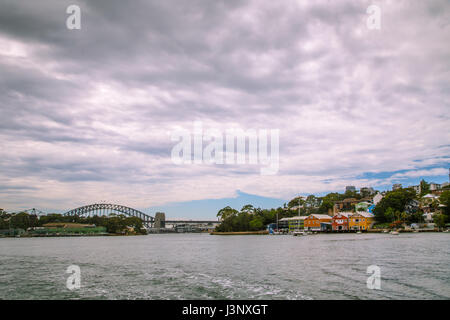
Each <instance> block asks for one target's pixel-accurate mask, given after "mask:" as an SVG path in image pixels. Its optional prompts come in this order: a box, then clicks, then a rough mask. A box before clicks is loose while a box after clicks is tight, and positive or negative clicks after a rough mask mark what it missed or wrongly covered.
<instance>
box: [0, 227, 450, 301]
mask: <svg viewBox="0 0 450 320" xmlns="http://www.w3.org/2000/svg"><path fill="white" fill-rule="evenodd" d="M74 264H75V265H78V266H80V268H81V289H79V290H75V291H70V290H68V289H67V288H66V279H67V277H68V276H69V275H68V274H66V273H65V271H66V269H67V267H68V266H69V265H74ZM369 265H377V266H379V267H380V268H381V290H370V289H367V286H366V280H367V277H368V276H369V275H368V274H366V271H367V267H368V266H369ZM0 266H1V267H0V299H450V234H445V233H414V234H401V235H398V236H395V235H390V234H323V235H311V236H306V237H293V236H211V235H208V234H160V235H155V234H153V235H148V236H135V237H74V238H4V239H0Z"/></svg>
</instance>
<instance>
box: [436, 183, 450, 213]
mask: <svg viewBox="0 0 450 320" xmlns="http://www.w3.org/2000/svg"><path fill="white" fill-rule="evenodd" d="M439 201H440V203H441V204H443V205H444V206H445V207H444V208H443V213H444V214H445V215H446V216H447V218H450V190H445V191H444V192H442V194H441V196H440V197H439Z"/></svg>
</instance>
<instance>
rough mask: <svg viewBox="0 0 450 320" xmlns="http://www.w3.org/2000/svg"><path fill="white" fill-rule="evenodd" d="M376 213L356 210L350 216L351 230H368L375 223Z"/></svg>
mask: <svg viewBox="0 0 450 320" xmlns="http://www.w3.org/2000/svg"><path fill="white" fill-rule="evenodd" d="M374 222H375V219H374V215H373V214H372V213H369V212H363V211H359V212H355V213H353V214H352V215H351V216H349V217H348V229H349V230H368V229H370V228H371V227H372V225H373V224H374Z"/></svg>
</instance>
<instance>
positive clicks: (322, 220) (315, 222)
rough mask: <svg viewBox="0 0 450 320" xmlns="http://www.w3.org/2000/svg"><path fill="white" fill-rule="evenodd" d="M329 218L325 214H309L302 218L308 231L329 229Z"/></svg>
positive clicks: (330, 218)
mask: <svg viewBox="0 0 450 320" xmlns="http://www.w3.org/2000/svg"><path fill="white" fill-rule="evenodd" d="M331 220H332V217H330V216H329V215H327V214H310V215H309V216H307V217H306V218H305V220H304V229H305V230H308V231H327V230H331Z"/></svg>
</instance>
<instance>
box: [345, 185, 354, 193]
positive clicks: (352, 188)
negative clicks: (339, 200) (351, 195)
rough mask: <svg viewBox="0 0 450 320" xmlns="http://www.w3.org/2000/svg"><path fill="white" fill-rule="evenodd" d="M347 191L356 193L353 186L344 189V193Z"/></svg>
mask: <svg viewBox="0 0 450 320" xmlns="http://www.w3.org/2000/svg"><path fill="white" fill-rule="evenodd" d="M348 191H351V192H356V188H355V186H346V187H345V192H348Z"/></svg>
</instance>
